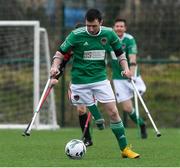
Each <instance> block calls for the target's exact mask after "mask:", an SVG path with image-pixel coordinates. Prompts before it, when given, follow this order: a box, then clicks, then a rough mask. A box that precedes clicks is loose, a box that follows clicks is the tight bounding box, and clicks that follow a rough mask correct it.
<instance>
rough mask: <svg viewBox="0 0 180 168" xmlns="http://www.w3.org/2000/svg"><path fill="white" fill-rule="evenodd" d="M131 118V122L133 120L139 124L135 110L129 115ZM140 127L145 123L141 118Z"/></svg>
mask: <svg viewBox="0 0 180 168" xmlns="http://www.w3.org/2000/svg"><path fill="white" fill-rule="evenodd" d="M128 114H129V117H130V118H131V120H133V121H134V122H135V123H136V124H137V116H136V112H135V109H133V111H132V112H131V113H128ZM138 122H139V125H144V121H143V119H142V118H141V117H139V121H138Z"/></svg>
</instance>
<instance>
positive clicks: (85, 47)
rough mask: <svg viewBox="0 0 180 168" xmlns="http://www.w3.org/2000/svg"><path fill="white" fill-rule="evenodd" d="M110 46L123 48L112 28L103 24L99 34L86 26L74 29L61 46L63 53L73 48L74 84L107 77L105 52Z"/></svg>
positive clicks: (72, 73) (97, 80) (72, 70)
mask: <svg viewBox="0 0 180 168" xmlns="http://www.w3.org/2000/svg"><path fill="white" fill-rule="evenodd" d="M110 46H111V47H112V49H113V50H117V49H121V44H120V42H119V38H118V36H117V35H116V33H115V32H114V31H113V29H112V28H109V27H104V26H101V28H100V31H99V33H98V34H97V35H91V34H89V32H88V31H87V28H86V27H81V28H78V29H75V30H73V31H72V32H71V33H70V34H69V35H68V36H67V38H66V39H65V41H64V43H62V45H61V46H60V47H59V49H58V50H59V51H60V52H62V53H66V52H68V51H69V50H70V49H72V50H73V60H72V69H71V78H72V83H73V84H87V83H94V82H99V81H103V80H105V79H107V73H106V65H105V53H106V51H107V50H109V48H110Z"/></svg>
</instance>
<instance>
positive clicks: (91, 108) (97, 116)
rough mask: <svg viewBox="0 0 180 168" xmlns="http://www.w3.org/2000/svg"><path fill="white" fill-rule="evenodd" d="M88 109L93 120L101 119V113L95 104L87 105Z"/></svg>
mask: <svg viewBox="0 0 180 168" xmlns="http://www.w3.org/2000/svg"><path fill="white" fill-rule="evenodd" d="M87 108H88V110H89V111H90V112H91V114H92V115H93V117H94V119H95V120H99V119H102V116H101V113H100V112H99V110H98V108H97V106H96V105H95V104H94V105H92V106H87Z"/></svg>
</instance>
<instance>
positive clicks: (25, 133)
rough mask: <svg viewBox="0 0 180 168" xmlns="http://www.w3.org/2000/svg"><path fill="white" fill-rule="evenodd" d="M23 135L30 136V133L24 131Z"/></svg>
mask: <svg viewBox="0 0 180 168" xmlns="http://www.w3.org/2000/svg"><path fill="white" fill-rule="evenodd" d="M22 136H30V133H27V132H23V133H22Z"/></svg>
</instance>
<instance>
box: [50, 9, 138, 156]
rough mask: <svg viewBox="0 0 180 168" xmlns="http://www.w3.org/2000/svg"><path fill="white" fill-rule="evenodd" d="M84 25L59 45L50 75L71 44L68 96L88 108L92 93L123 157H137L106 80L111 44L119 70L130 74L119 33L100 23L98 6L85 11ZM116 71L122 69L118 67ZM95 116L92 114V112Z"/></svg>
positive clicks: (92, 100)
mask: <svg viewBox="0 0 180 168" xmlns="http://www.w3.org/2000/svg"><path fill="white" fill-rule="evenodd" d="M85 19H86V27H82V28H78V29H76V30H74V31H72V32H71V33H70V34H69V35H68V36H67V38H66V40H65V41H64V42H63V44H62V45H61V46H60V47H59V48H58V51H57V52H56V54H55V56H54V59H53V63H52V66H51V70H50V73H51V76H52V77H54V81H52V82H53V83H54V84H55V83H57V80H56V79H55V78H56V76H57V74H58V73H59V66H60V64H61V63H62V61H63V58H64V54H65V53H67V52H68V51H69V50H70V49H72V48H73V62H72V71H71V77H72V84H71V87H70V89H71V93H72V94H71V100H72V102H73V104H74V105H81V104H83V105H86V106H87V108H88V109H89V111H91V112H92V110H91V108H92V106H94V97H95V98H96V99H97V101H99V102H101V103H102V104H103V105H104V107H105V110H106V111H107V113H108V115H109V117H110V128H111V129H112V132H113V133H114V135H115V137H116V139H117V142H118V145H119V148H120V150H121V151H122V152H121V155H122V157H123V158H138V157H140V155H139V154H138V153H135V152H133V151H132V150H131V148H130V147H128V146H127V140H126V136H125V130H124V126H123V123H122V121H121V118H120V116H119V113H118V110H117V107H116V102H115V96H114V93H113V90H112V88H111V85H110V82H109V80H107V73H106V67H105V66H106V65H105V52H106V51H107V50H108V49H109V48H110V46H111V47H112V49H113V50H114V52H115V54H116V56H117V59H118V60H119V64H120V65H121V66H122V69H123V71H122V74H123V75H124V76H126V77H128V78H131V72H130V71H129V68H128V64H127V60H126V56H125V55H124V53H123V51H122V49H121V44H120V42H119V39H118V36H117V35H116V34H115V32H114V31H113V30H112V29H111V28H107V27H103V26H101V25H102V22H103V20H102V15H101V13H100V12H99V11H98V10H97V9H90V10H88V11H87V13H86V16H85ZM119 73H121V72H120V71H119ZM93 116H94V115H93Z"/></svg>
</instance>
